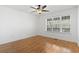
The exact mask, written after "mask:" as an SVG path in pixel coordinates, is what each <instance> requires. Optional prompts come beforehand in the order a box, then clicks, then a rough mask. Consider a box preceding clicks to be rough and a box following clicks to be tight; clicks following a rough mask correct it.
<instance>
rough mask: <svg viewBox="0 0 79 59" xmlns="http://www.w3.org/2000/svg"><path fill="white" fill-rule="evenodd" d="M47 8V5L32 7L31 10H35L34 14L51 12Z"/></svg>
mask: <svg viewBox="0 0 79 59" xmlns="http://www.w3.org/2000/svg"><path fill="white" fill-rule="evenodd" d="M46 7H47V6H46V5H37V6H36V7H31V8H33V10H34V11H32V12H36V13H38V14H42V13H43V12H49V10H46V9H45V8H46Z"/></svg>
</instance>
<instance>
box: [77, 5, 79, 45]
mask: <svg viewBox="0 0 79 59" xmlns="http://www.w3.org/2000/svg"><path fill="white" fill-rule="evenodd" d="M77 15H78V16H77V18H78V19H77V20H78V21H77V39H78V41H77V42H78V46H79V6H78V13H77Z"/></svg>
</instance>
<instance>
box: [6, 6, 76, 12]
mask: <svg viewBox="0 0 79 59" xmlns="http://www.w3.org/2000/svg"><path fill="white" fill-rule="evenodd" d="M31 6H32V5H6V7H9V8H12V9H16V10H18V11H23V12H28V13H30V12H32V8H30V7H31ZM33 6H34V5H33ZM75 6H76V5H47V7H46V9H47V10H49V11H50V12H55V11H59V10H64V9H68V8H73V7H75Z"/></svg>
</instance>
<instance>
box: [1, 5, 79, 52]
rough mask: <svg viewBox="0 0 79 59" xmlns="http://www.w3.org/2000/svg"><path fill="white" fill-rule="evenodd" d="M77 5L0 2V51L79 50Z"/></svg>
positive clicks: (78, 10) (78, 11)
mask: <svg viewBox="0 0 79 59" xmlns="http://www.w3.org/2000/svg"><path fill="white" fill-rule="evenodd" d="M78 25H79V6H78V5H0V53H79V26H78Z"/></svg>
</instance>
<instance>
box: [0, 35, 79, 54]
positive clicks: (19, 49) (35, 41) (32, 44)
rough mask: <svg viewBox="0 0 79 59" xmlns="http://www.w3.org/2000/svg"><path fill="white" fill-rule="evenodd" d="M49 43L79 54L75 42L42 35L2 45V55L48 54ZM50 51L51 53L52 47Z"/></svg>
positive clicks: (0, 49)
mask: <svg viewBox="0 0 79 59" xmlns="http://www.w3.org/2000/svg"><path fill="white" fill-rule="evenodd" d="M47 43H49V44H51V45H57V46H59V47H65V48H68V49H70V50H71V51H72V52H75V53H78V52H79V47H78V46H77V44H76V43H74V42H68V41H63V40H58V39H55V38H49V37H44V36H40V35H37V36H34V37H30V38H25V39H21V40H18V41H14V42H10V43H7V44H3V45H0V52H1V53H46V51H45V49H47V48H48V47H46V44H47ZM48 50H49V51H50V50H51V47H50V48H49V49H48ZM48 53H49V52H48Z"/></svg>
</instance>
